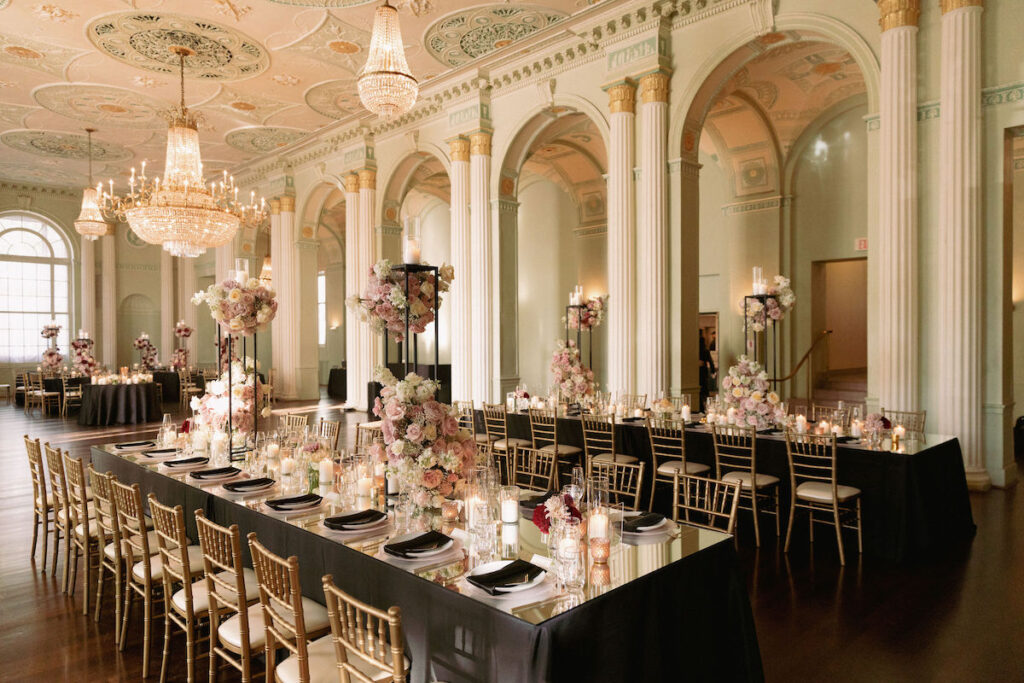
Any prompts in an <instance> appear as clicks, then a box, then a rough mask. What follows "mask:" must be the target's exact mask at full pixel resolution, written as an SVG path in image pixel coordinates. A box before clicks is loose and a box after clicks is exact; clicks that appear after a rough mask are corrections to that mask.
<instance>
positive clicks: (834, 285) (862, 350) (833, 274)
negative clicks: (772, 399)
mask: <svg viewBox="0 0 1024 683" xmlns="http://www.w3.org/2000/svg"><path fill="white" fill-rule="evenodd" d="M811 285H812V288H811V291H812V295H811V332H812V336H815V337H816V336H817V334H818V333H819V332H820V331H822V330H832V335H831V337H830V338H829V342H828V345H827V347H826V349H827V350H826V352H825V353H815V354H814V365H813V367H814V387H815V389H814V396H815V399H816V400H823V401H829V400H847V401H860V400H863V398H864V396H865V395H866V393H867V369H868V301H867V300H868V260H867V259H866V258H858V259H841V260H836V261H816V262H815V263H814V264H813V266H812V268H811Z"/></svg>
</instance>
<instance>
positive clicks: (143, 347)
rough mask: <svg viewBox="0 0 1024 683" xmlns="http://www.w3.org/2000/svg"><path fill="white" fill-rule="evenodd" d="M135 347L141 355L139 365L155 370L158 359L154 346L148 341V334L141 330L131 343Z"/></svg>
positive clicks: (144, 368)
mask: <svg viewBox="0 0 1024 683" xmlns="http://www.w3.org/2000/svg"><path fill="white" fill-rule="evenodd" d="M132 345H133V346H134V347H135V348H137V349H138V350H139V352H140V355H141V362H140V365H141V367H142V369H143V370H155V369H156V367H157V365H159V364H160V361H159V360H157V357H156V347H155V346H153V342H151V341H149V335H148V334H146V333H145V332H143V333H142V334H140V335H139V336H138V337H136V338H135V341H134V342H133V344H132Z"/></svg>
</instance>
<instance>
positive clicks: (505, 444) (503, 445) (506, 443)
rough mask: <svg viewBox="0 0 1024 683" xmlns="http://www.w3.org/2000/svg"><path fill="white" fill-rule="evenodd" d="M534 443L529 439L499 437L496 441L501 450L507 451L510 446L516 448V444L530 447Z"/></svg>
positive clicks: (495, 444)
mask: <svg viewBox="0 0 1024 683" xmlns="http://www.w3.org/2000/svg"><path fill="white" fill-rule="evenodd" d="M532 445H533V444H531V443H530V441H529V439H498V440H497V441H495V442H494V447H495V448H497V449H498V450H499V451H507V450H508V449H509V448H515V447H516V446H525V447H527V448H529V447H530V446H532Z"/></svg>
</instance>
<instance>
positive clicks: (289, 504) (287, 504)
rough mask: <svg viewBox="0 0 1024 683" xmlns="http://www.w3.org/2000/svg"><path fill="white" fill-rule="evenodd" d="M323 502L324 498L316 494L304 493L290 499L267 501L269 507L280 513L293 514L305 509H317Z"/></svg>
mask: <svg viewBox="0 0 1024 683" xmlns="http://www.w3.org/2000/svg"><path fill="white" fill-rule="evenodd" d="M321 502H323V498H321V497H320V496H318V495H316V494H315V493H304V494H302V495H301V496H292V497H290V498H275V499H274V500H268V501H267V507H268V508H270V509H271V510H277V511H278V512H291V511H292V510H301V509H303V508H309V507H315V506H317V505H319V504H320V503H321Z"/></svg>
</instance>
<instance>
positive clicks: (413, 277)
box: [347, 259, 455, 342]
mask: <svg viewBox="0 0 1024 683" xmlns="http://www.w3.org/2000/svg"><path fill="white" fill-rule="evenodd" d="M454 279H455V269H454V268H453V267H452V266H449V265H443V266H441V267H440V268H439V269H438V275H437V276H436V277H435V275H434V273H433V271H430V270H427V271H423V272H406V271H405V270H404V269H402V268H394V267H392V265H391V261H389V260H388V259H381V260H380V261H378V262H377V263H375V264H374V265H373V268H371V269H370V273H369V278H368V280H367V282H366V290H365V291H364V292H363V295H362V297H360V296H351V297H349V298H348V301H347V305H348V307H349V309H351V310H352V311H354V312H355V313H356V315H357V316H358V317H359V319H360V320H362V321H363V322H367V323H369V324H370V327H372V328H373V330H374V332H384V331H387V332H388V334H390V335H391V336H392V337H393V338H394V339H395V340H396V341H398V342H402V341H405V331H406V330H405V322H406V319H405V314H406V311H407V310H408V312H409V333H410V334H423V331H424V330H425V329H426V327H427V325H429V324H430V323H432V322H433V321H434V319H435V318H436V317H437V311H436V310H435V309H434V294H435V292H436V293H437V294H438V298H437V305H438V307H440V305H441V297H440V295H441V294H443V293H444V292H447V291H448V289H449V288H450V287H451V283H452V281H453V280H454ZM407 286H408V292H409V294H408V297H407V296H406V287H407Z"/></svg>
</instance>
